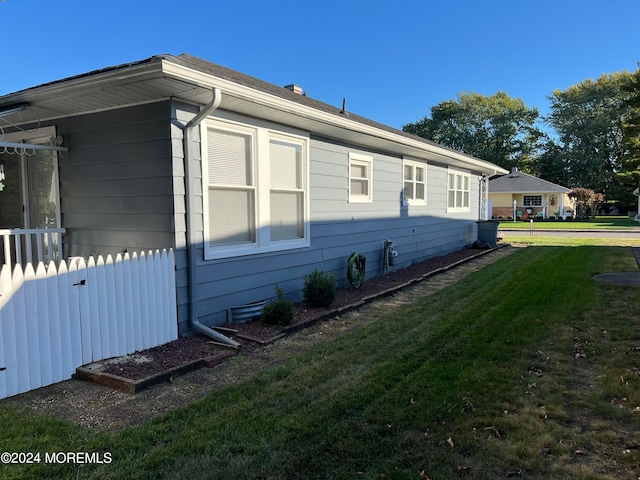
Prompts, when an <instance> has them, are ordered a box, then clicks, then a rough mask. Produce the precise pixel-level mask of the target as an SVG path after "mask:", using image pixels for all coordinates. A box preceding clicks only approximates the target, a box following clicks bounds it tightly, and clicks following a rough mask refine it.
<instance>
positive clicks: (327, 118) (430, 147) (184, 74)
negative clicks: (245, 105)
mask: <svg viewBox="0 0 640 480" xmlns="http://www.w3.org/2000/svg"><path fill="white" fill-rule="evenodd" d="M162 65H163V71H164V73H165V74H166V75H169V76H171V77H173V78H179V79H181V80H183V81H190V82H195V83H196V84H198V85H200V86H202V87H205V88H213V87H218V88H220V90H221V91H222V94H223V96H224V95H225V94H226V95H232V96H234V97H236V98H241V99H245V100H247V101H250V102H253V103H257V104H259V105H262V106H265V107H269V108H270V109H274V110H277V111H280V112H284V113H288V114H290V115H293V116H296V117H302V118H305V119H307V120H311V121H313V122H316V123H317V124H323V125H327V126H329V127H334V128H337V129H339V130H341V131H344V132H353V133H357V134H362V135H365V136H367V137H370V138H378V139H380V140H383V141H385V142H390V143H393V144H396V145H399V146H403V147H404V150H405V154H406V155H411V156H415V157H418V158H423V159H425V160H427V159H428V157H430V158H431V159H433V157H434V156H435V157H438V158H439V159H441V161H443V162H446V163H448V164H454V165H457V166H460V167H466V168H472V169H475V170H477V171H480V172H482V173H483V174H486V175H489V176H493V175H504V174H507V173H509V172H508V171H507V170H505V169H503V168H501V167H499V166H497V165H494V164H492V163H491V162H487V161H485V160H481V159H479V158H475V157H472V156H469V155H465V154H463V153H460V152H456V151H454V150H451V149H448V148H445V147H441V146H438V145H435V144H430V143H426V142H424V141H422V140H421V139H419V137H415V138H411V137H408V136H406V135H403V134H400V133H393V132H389V131H387V130H381V129H379V128H376V127H375V126H371V125H366V124H363V123H360V122H357V121H354V120H352V119H350V118H349V117H348V116H341V115H336V114H333V113H329V112H324V111H321V110H318V109H316V108H313V107H310V106H307V105H303V104H301V103H297V102H293V101H291V100H288V99H286V98H283V97H280V96H276V95H273V94H271V93H268V92H263V91H261V90H257V89H254V88H251V87H247V86H245V85H240V84H238V83H235V82H232V81H230V80H227V79H224V78H220V77H217V76H214V75H211V74H208V73H203V72H200V71H198V70H194V69H191V68H188V67H185V66H182V65H178V64H176V63H174V62H171V61H167V60H163V61H162ZM334 132H335V131H334Z"/></svg>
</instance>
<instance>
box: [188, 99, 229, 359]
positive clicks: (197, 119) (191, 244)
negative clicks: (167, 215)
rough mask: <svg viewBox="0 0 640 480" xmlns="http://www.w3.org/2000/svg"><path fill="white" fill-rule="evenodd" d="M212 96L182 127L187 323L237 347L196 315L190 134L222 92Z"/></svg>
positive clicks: (211, 110)
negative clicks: (187, 299)
mask: <svg viewBox="0 0 640 480" xmlns="http://www.w3.org/2000/svg"><path fill="white" fill-rule="evenodd" d="M212 93H213V98H212V99H211V102H209V104H208V105H207V106H206V107H204V108H203V109H202V110H200V112H198V114H197V115H196V116H195V117H193V118H192V119H191V120H190V121H189V122H188V123H187V124H186V125H185V126H184V128H183V131H184V174H185V179H186V181H185V196H186V199H185V204H186V208H187V258H188V266H189V323H190V324H191V326H192V327H193V328H194V329H195V330H197V331H198V332H200V333H202V334H204V335H207V336H208V337H211V338H213V339H214V340H217V341H219V342H221V343H224V344H227V345H229V346H231V347H234V348H238V347H240V344H239V343H238V342H236V341H235V340H233V339H231V338H229V337H226V336H224V335H222V334H221V333H218V332H216V331H215V330H213V329H211V328H209V327H208V326H206V325H204V324H202V323H200V321H199V320H198V315H196V308H195V306H196V301H197V298H196V288H195V287H196V267H197V265H196V246H197V242H198V238H197V236H196V233H195V232H194V225H196V218H195V216H196V214H195V213H194V211H195V209H194V205H193V204H194V201H193V196H192V192H193V189H192V185H191V182H192V181H193V176H192V175H191V170H192V166H191V162H192V156H191V135H192V132H193V129H194V128H196V127H197V126H199V125H200V123H201V122H202V121H203V120H204V119H205V118H206V117H207V116H208V115H210V114H211V112H213V111H214V110H215V109H216V108H218V107H219V106H220V101H221V100H222V94H221V93H220V89H219V88H214V89H213V92H212Z"/></svg>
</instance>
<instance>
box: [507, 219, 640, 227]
mask: <svg viewBox="0 0 640 480" xmlns="http://www.w3.org/2000/svg"><path fill="white" fill-rule="evenodd" d="M530 227H531V222H528V221H527V222H513V221H507V220H503V221H501V222H500V226H499V227H498V228H501V229H502V228H521V229H526V230H528V229H529V228H530ZM533 228H534V229H541V228H550V229H559V230H626V229H632V230H634V229H635V230H640V223H638V222H636V221H634V220H633V219H632V218H629V217H613V216H605V217H596V218H595V219H593V220H590V221H582V220H566V221H562V220H558V221H534V222H533Z"/></svg>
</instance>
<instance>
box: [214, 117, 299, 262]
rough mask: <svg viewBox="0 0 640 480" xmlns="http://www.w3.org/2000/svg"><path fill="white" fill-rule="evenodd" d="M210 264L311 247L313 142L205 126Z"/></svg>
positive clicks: (220, 124)
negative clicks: (310, 162) (310, 151)
mask: <svg viewBox="0 0 640 480" xmlns="http://www.w3.org/2000/svg"><path fill="white" fill-rule="evenodd" d="M203 131H204V132H206V133H205V134H204V135H203V137H204V138H203V151H204V152H206V158H203V172H205V175H203V187H204V190H203V194H204V200H205V202H204V207H205V212H204V213H205V215H204V218H205V225H204V233H205V258H207V259H213V258H223V257H229V256H238V255H248V254H252V253H261V252H267V251H274V250H283V249H287V248H299V247H303V246H308V245H309V233H308V232H309V229H308V200H307V197H308V195H307V188H308V187H307V185H308V179H307V174H308V166H307V162H308V153H307V149H308V138H306V137H304V136H298V135H294V134H289V133H282V132H280V131H275V130H272V129H271V128H268V127H266V126H264V125H263V124H260V125H256V126H254V125H244V124H242V125H240V124H236V123H232V122H225V121H222V120H215V121H214V120H208V121H207V122H205V128H204V129H203Z"/></svg>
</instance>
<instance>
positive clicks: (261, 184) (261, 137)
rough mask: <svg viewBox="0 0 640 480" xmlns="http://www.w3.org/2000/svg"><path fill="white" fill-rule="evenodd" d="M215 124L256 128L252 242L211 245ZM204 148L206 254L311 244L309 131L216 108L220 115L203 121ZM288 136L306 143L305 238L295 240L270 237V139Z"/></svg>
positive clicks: (257, 251)
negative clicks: (211, 132)
mask: <svg viewBox="0 0 640 480" xmlns="http://www.w3.org/2000/svg"><path fill="white" fill-rule="evenodd" d="M208 127H214V128H218V129H222V130H229V131H235V132H241V133H247V132H252V135H253V138H254V145H253V149H254V155H253V168H254V170H253V176H254V184H255V185H254V188H255V191H256V195H255V196H254V198H255V202H256V204H255V235H256V239H255V242H252V243H250V244H238V245H225V246H215V247H213V246H211V244H210V238H211V234H210V228H211V227H210V225H209V221H208V220H207V219H208V218H209V183H208V178H207V177H208V175H207V173H206V172H207V171H208V168H207V166H208V163H207V158H206V155H207V151H208V150H207V128H208ZM200 138H201V152H202V172H203V174H202V202H203V233H204V241H203V244H204V258H205V260H215V259H221V258H229V257H239V256H245V255H256V254H260V253H269V252H277V251H282V250H290V249H298V248H305V247H309V246H310V245H311V237H310V227H309V219H310V209H309V184H310V182H309V158H310V157H309V155H310V147H309V135H308V134H305V133H304V132H300V131H297V130H294V129H289V128H285V127H279V126H278V127H275V126H274V125H272V124H270V123H268V122H263V121H260V120H254V119H251V120H249V119H247V118H244V117H241V116H239V115H235V114H226V113H223V112H216V117H215V118H214V117H209V118H207V119H206V120H205V121H204V122H202V124H201V125H200ZM272 138H275V139H278V140H286V141H290V142H292V143H298V144H299V145H301V146H302V152H303V159H302V182H303V186H302V189H301V190H302V191H303V192H304V206H303V222H304V226H303V238H299V239H292V240H279V241H271V239H270V233H271V232H270V216H271V214H270V192H271V185H270V183H271V182H270V178H271V176H270V165H269V163H270V162H269V141H270V140H271V139H272Z"/></svg>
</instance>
